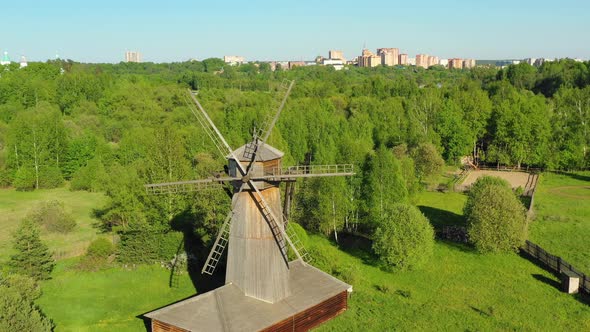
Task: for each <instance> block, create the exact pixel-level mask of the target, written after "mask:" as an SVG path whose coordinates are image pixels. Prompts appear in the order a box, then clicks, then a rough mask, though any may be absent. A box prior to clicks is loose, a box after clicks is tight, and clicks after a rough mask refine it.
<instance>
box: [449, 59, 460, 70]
mask: <svg viewBox="0 0 590 332" xmlns="http://www.w3.org/2000/svg"><path fill="white" fill-rule="evenodd" d="M449 69H463V59H458V58H454V59H449Z"/></svg>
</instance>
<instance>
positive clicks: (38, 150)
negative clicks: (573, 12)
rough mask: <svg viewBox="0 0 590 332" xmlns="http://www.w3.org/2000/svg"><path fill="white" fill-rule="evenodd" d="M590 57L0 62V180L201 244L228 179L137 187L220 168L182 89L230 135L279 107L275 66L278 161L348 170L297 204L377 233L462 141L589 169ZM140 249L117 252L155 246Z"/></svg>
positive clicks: (464, 150)
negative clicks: (54, 191) (424, 64)
mask: <svg viewBox="0 0 590 332" xmlns="http://www.w3.org/2000/svg"><path fill="white" fill-rule="evenodd" d="M589 69H590V63H588V62H586V63H583V62H575V61H573V60H560V61H555V62H545V63H544V64H543V65H542V66H541V67H539V68H536V67H532V66H530V65H528V64H524V63H523V64H519V65H511V66H509V67H507V68H504V69H497V68H493V67H478V68H474V69H472V70H446V69H444V68H441V67H432V68H430V69H428V70H424V69H421V68H410V67H394V68H386V67H378V68H372V69H367V68H355V67H350V68H346V70H342V71H335V70H334V69H333V68H330V67H323V66H311V67H299V68H295V69H293V70H288V71H287V70H280V69H279V70H277V71H274V72H272V71H271V70H270V66H269V65H268V64H265V63H251V64H244V65H241V66H237V67H232V66H228V65H225V64H224V63H223V61H221V60H220V59H206V60H203V61H190V62H183V63H168V64H154V63H119V64H84V63H76V62H72V61H63V60H57V61H48V62H47V63H30V64H29V66H28V67H26V68H23V69H19V68H18V65H11V66H7V67H5V68H4V70H3V71H2V72H1V77H0V186H1V187H14V188H16V189H17V190H23V191H28V190H36V189H40V188H56V187H60V186H64V185H66V184H67V185H69V188H70V190H73V191H76V190H85V191H90V192H104V193H105V194H106V195H107V197H108V201H107V203H106V204H105V205H104V206H103V207H102V208H100V209H99V210H97V211H95V214H96V215H97V217H98V218H99V219H100V220H101V225H99V226H100V228H101V229H102V230H103V231H105V232H108V231H115V232H119V233H120V234H123V235H122V238H128V237H132V238H133V237H135V238H136V239H142V238H143V240H141V241H140V242H142V243H144V244H145V243H151V242H154V241H152V240H150V239H151V237H150V236H152V235H153V234H169V233H171V232H170V231H171V230H179V231H186V230H187V229H188V230H189V231H190V232H191V233H192V234H193V235H194V236H196V238H197V239H199V241H200V242H201V243H202V244H203V245H210V244H211V242H212V238H214V236H215V234H216V231H217V227H219V225H220V223H221V222H222V221H223V218H224V217H225V215H226V212H227V210H228V209H229V200H228V199H227V198H226V196H227V195H226V194H225V193H224V192H222V191H219V192H213V193H202V192H197V193H186V194H181V195H166V196H150V195H147V194H146V192H145V189H144V187H143V185H144V184H147V183H155V182H170V181H179V180H191V179H196V178H206V177H210V176H213V175H214V174H216V172H220V171H223V166H224V165H225V163H226V160H225V158H224V156H222V155H221V154H219V153H217V151H216V149H215V146H214V145H213V144H212V142H210V140H209V138H208V137H207V136H206V135H205V133H204V132H203V130H202V128H201V127H200V125H199V123H198V122H197V121H196V119H195V118H194V116H193V114H192V113H191V111H190V110H189V108H188V106H187V97H188V92H187V90H189V89H190V90H194V91H197V92H198V96H197V97H198V99H199V100H200V102H201V103H202V105H203V106H204V108H205V109H206V110H207V112H209V114H210V115H211V117H212V119H213V121H214V122H215V124H216V125H217V126H218V128H219V129H220V131H221V132H222V133H223V135H224V136H225V137H226V139H227V140H228V142H229V144H230V146H232V147H233V148H238V147H239V146H241V145H243V144H245V143H246V142H247V141H248V140H249V139H251V135H252V131H253V129H254V128H255V127H257V126H258V127H259V126H262V125H263V124H264V123H265V119H266V118H267V117H268V116H271V115H272V114H274V112H275V111H276V109H277V107H278V103H279V101H280V98H281V97H282V94H283V93H284V89H283V88H282V84H283V82H284V81H285V80H295V82H296V83H295V87H294V89H293V91H292V93H291V95H290V97H289V99H288V101H287V104H286V107H285V109H284V110H283V112H282V114H281V117H280V119H279V121H278V123H277V125H276V127H275V128H274V130H273V132H272V135H271V136H270V140H269V142H268V143H269V144H270V145H272V146H275V147H277V148H278V149H280V150H282V151H284V152H285V158H284V161H283V163H284V164H285V165H314V164H317V165H321V164H336V163H340V164H343V163H347V164H353V165H354V167H355V172H356V175H355V176H354V177H352V178H330V179H325V178H324V179H308V180H306V181H303V182H299V183H298V185H297V189H296V197H295V201H294V205H293V219H294V220H296V221H299V222H300V223H301V224H302V226H303V227H304V228H305V229H307V230H308V231H310V232H314V233H320V234H326V235H328V234H331V233H333V232H338V231H341V230H354V231H358V232H361V233H366V234H372V233H373V232H374V231H375V229H376V228H377V227H378V226H379V222H380V220H382V219H383V217H384V214H385V213H386V211H388V210H389V209H390V207H391V205H392V204H395V203H400V202H411V201H412V199H413V197H414V195H415V194H416V193H417V192H419V191H421V190H423V189H424V188H425V187H426V186H428V185H432V184H436V182H437V180H438V178H437V177H438V175H439V174H440V173H441V172H442V169H443V167H444V165H450V166H461V160H462V159H465V157H469V158H471V160H473V161H474V162H475V163H478V164H479V165H490V166H499V165H502V166H508V167H515V168H525V167H537V168H543V169H550V170H581V169H587V168H588V166H589V164H590V153H589V152H588V145H589V144H590V132H589V128H588V127H589V124H588V122H589V121H590V71H589ZM187 227H188V228H187ZM148 233H149V234H152V235H149V236H148V235H146V234H148ZM125 234H127V235H125ZM129 234H143V237H142V236H135V235H129ZM166 236H168V235H166ZM156 242H157V241H156ZM163 242H166V241H162V243H163ZM171 242H172V241H171ZM128 243H129V246H130V247H134V245H133V243H132V241H129V242H128ZM159 243H160V242H159ZM134 248H136V249H135V250H137V247H134ZM153 252H154V259H155V258H157V256H158V255H159V254H158V250H156V249H154V250H153ZM140 256H141V257H138V255H136V256H134V255H133V254H132V253H129V255H128V256H125V255H123V256H121V257H123V259H125V258H124V257H127V258H128V259H129V260H131V261H133V260H141V259H150V256H149V255H140ZM146 257H147V258H146Z"/></svg>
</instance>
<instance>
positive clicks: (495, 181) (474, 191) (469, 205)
mask: <svg viewBox="0 0 590 332" xmlns="http://www.w3.org/2000/svg"><path fill="white" fill-rule="evenodd" d="M493 185H497V186H501V187H508V188H510V184H509V183H508V181H506V180H504V179H502V178H499V177H495V176H482V177H480V178H478V179H477V181H475V183H473V184H472V185H471V187H470V188H469V196H468V199H467V201H466V202H465V206H464V207H463V215H464V216H466V217H467V216H469V215H470V214H471V210H472V209H473V203H474V201H473V199H472V197H477V196H479V195H480V192H481V191H482V190H483V189H484V188H486V187H488V186H493Z"/></svg>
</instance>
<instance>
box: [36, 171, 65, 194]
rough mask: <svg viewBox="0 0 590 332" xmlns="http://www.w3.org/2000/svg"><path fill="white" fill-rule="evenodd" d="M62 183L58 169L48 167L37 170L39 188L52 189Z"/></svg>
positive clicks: (62, 179)
mask: <svg viewBox="0 0 590 332" xmlns="http://www.w3.org/2000/svg"><path fill="white" fill-rule="evenodd" d="M63 183H64V178H63V176H62V175H61V171H60V170H59V168H57V167H55V166H48V167H41V168H40V169H39V188H42V189H53V188H57V187H59V186H61V185H62V184H63Z"/></svg>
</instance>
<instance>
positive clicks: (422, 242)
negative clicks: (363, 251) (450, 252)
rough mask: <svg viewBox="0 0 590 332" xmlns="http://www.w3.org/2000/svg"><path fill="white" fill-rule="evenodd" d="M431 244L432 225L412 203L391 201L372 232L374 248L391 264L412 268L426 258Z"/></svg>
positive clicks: (430, 254) (397, 267) (394, 266)
mask: <svg viewBox="0 0 590 332" xmlns="http://www.w3.org/2000/svg"><path fill="white" fill-rule="evenodd" d="M433 248H434V229H433V228H432V225H430V222H429V221H428V219H426V217H425V216H424V215H423V214H422V213H421V212H420V210H418V208H416V207H415V206H412V205H408V204H394V205H392V206H390V207H388V209H387V212H386V213H385V214H384V215H383V218H382V219H381V220H380V222H379V226H378V227H377V230H376V231H375V234H374V235H373V250H374V251H375V253H376V254H377V255H379V258H380V260H381V261H382V262H383V263H384V264H386V265H387V266H388V267H390V268H394V269H398V270H412V269H416V268H419V267H421V266H423V265H424V264H426V262H428V259H429V258H430V257H431V256H432V252H433Z"/></svg>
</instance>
